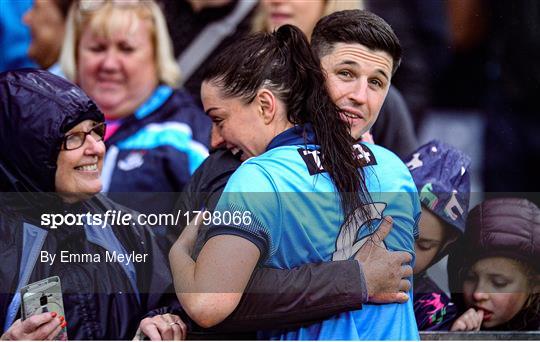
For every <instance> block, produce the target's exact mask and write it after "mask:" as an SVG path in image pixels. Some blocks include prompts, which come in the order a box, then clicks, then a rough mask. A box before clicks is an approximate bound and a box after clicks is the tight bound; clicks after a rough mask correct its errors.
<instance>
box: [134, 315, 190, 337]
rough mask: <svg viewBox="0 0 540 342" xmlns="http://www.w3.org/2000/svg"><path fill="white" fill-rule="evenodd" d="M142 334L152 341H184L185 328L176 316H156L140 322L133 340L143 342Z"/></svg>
mask: <svg viewBox="0 0 540 342" xmlns="http://www.w3.org/2000/svg"><path fill="white" fill-rule="evenodd" d="M143 334H144V335H146V336H147V337H148V338H149V339H150V340H152V341H166V340H174V341H178V340H185V339H186V334H187V326H186V324H185V323H184V322H183V321H182V320H181V319H180V317H178V316H176V315H172V314H165V315H157V316H154V317H148V318H145V319H143V320H142V321H141V324H139V330H137V334H135V338H134V339H133V340H143V339H144V338H143V337H144V336H143Z"/></svg>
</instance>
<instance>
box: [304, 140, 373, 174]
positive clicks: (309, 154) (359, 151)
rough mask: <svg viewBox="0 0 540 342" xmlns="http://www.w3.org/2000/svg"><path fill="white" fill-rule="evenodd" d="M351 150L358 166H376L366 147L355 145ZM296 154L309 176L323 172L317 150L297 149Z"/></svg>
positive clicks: (371, 153)
mask: <svg viewBox="0 0 540 342" xmlns="http://www.w3.org/2000/svg"><path fill="white" fill-rule="evenodd" d="M353 149H354V154H355V155H356V158H357V159H358V160H360V165H361V166H362V167H365V166H371V165H377V160H376V159H375V155H374V154H373V152H371V150H370V149H369V148H368V147H367V146H366V145H364V144H355V145H353ZM298 153H299V154H300V156H301V157H302V159H303V160H304V163H306V167H307V169H308V171H309V174H310V175H311V176H313V175H316V174H318V173H323V172H325V170H324V167H323V165H322V162H321V152H320V151H319V150H314V149H309V148H299V149H298Z"/></svg>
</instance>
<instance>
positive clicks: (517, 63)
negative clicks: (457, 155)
mask: <svg viewBox="0 0 540 342" xmlns="http://www.w3.org/2000/svg"><path fill="white" fill-rule="evenodd" d="M143 1H144V0H141V1H137V0H117V1H100V0H88V1H83V2H80V3H79V2H78V1H75V0H0V46H1V47H2V54H1V58H2V59H1V60H0V72H3V71H8V70H15V69H19V68H24V67H33V68H41V69H47V70H49V71H50V72H52V73H55V74H57V75H61V76H64V77H66V78H67V79H69V80H71V81H72V82H74V83H76V84H77V85H79V86H80V87H81V89H82V90H84V92H85V93H87V94H88V95H89V97H90V98H91V99H92V100H94V101H95V102H96V104H97V105H98V107H99V108H100V109H101V110H102V111H103V112H104V114H105V119H106V122H107V135H106V136H105V142H106V146H107V154H106V157H105V160H104V166H103V173H102V176H103V184H104V189H103V190H104V191H105V192H110V193H111V194H112V198H113V199H114V200H115V201H117V202H120V203H122V204H124V205H127V206H129V207H131V208H133V209H136V210H138V211H142V212H152V211H153V210H154V209H156V208H153V207H152V204H153V203H155V204H156V205H157V204H158V201H157V200H153V199H152V198H151V197H152V196H155V193H156V192H171V193H172V192H180V191H182V189H183V187H184V185H185V184H186V183H187V182H188V181H189V179H190V177H191V175H192V174H193V172H194V171H195V170H196V169H197V167H198V166H199V165H200V164H201V163H202V162H203V160H204V159H205V158H206V157H207V156H208V152H209V150H212V148H215V147H219V146H218V145H217V144H216V143H215V141H214V140H213V139H214V138H215V137H213V136H211V123H210V121H209V119H208V117H207V116H206V115H205V114H204V112H203V109H202V106H201V100H200V97H201V95H200V88H201V83H202V77H203V76H202V75H203V72H204V67H205V66H206V65H208V64H209V63H211V61H212V59H213V57H215V56H216V55H217V53H218V52H219V51H221V50H223V49H224V47H226V46H228V45H230V44H231V42H234V41H236V40H238V39H240V38H241V37H242V36H244V35H246V34H248V33H250V32H255V31H272V30H273V29H275V28H277V27H279V26H281V25H283V24H293V25H296V26H298V27H299V28H300V29H301V30H302V31H303V32H304V33H305V34H306V35H307V36H308V38H309V37H310V35H311V32H312V30H313V27H314V26H315V24H316V22H317V21H318V20H319V18H320V17H322V16H324V15H326V14H329V13H332V12H334V11H337V10H343V9H352V8H360V9H367V10H370V11H372V12H374V13H375V14H378V15H379V16H381V17H382V18H383V19H385V20H386V21H387V22H388V23H389V24H390V25H391V26H392V28H393V29H394V31H395V33H396V34H397V36H398V38H399V39H400V41H401V44H402V46H403V51H404V54H403V60H402V63H401V66H400V67H399V70H398V71H397V74H396V75H395V77H394V78H393V79H392V85H393V86H394V87H393V88H392V89H391V90H390V95H389V96H388V98H387V102H386V103H385V106H386V107H383V110H382V113H381V116H380V117H379V119H378V122H377V125H375V126H374V127H373V131H372V132H371V133H372V135H373V139H374V142H375V143H380V144H381V145H383V146H385V147H387V148H389V149H390V150H392V151H394V152H395V153H396V154H398V155H399V156H400V157H402V158H404V157H405V156H407V155H409V154H410V153H412V152H413V151H415V150H416V149H417V148H418V147H420V146H421V145H423V144H424V143H426V142H428V141H430V140H432V139H434V138H436V139H438V140H441V141H443V142H445V143H447V144H449V145H452V146H454V147H456V148H457V149H458V150H461V151H463V152H464V153H465V154H467V155H469V156H470V158H471V163H470V169H469V172H470V176H471V199H470V207H471V208H472V207H474V206H475V205H476V204H478V203H480V202H481V201H482V200H483V199H484V198H486V197H490V196H492V195H496V194H497V193H501V192H505V193H519V197H522V198H527V199H529V200H531V201H532V202H533V203H536V205H538V204H539V195H538V194H537V192H538V191H540V179H539V177H537V172H536V170H537V169H536V165H538V162H540V134H539V131H540V115H538V111H539V109H538V104H537V103H536V96H538V95H537V94H540V63H539V62H540V2H539V1H537V0H512V1H505V0H403V1H398V0H298V1H292V0H261V1H255V0H156V2H155V3H154V2H151V4H150V6H147V7H145V8H143V9H141V10H136V11H133V12H130V13H131V14H130V16H125V15H123V14H122V13H121V11H122V8H123V7H129V6H134V5H136V4H137V3H139V2H143ZM75 3H76V4H77V6H72V5H73V4H75ZM162 13H163V14H162ZM147 19H148V20H147ZM134 23H135V24H134ZM120 80H121V81H125V82H124V85H122V86H121V87H119V86H118V85H117V84H116V83H115V82H117V81H120ZM156 146H158V147H160V148H156ZM133 170H136V171H137V172H136V174H135V176H134V173H133V172H131V171H133ZM150 191H152V192H153V194H148V196H149V198H148V199H146V200H143V199H142V198H141V197H137V198H129V196H127V197H128V198H126V196H117V197H115V195H114V193H115V192H150ZM174 200H175V199H171V201H170V203H168V204H166V207H167V209H172V207H173V205H174ZM160 201H163V199H162V198H161V199H160ZM159 207H160V208H161V209H163V202H159ZM164 234H165V232H164ZM439 267H440V268H439V269H438V268H437V267H435V268H432V269H431V270H430V272H431V273H432V274H433V275H434V278H435V279H437V280H438V282H439V285H440V286H441V287H442V288H443V289H444V290H445V291H446V292H448V287H447V286H446V279H445V278H446V264H444V262H443V264H442V266H439Z"/></svg>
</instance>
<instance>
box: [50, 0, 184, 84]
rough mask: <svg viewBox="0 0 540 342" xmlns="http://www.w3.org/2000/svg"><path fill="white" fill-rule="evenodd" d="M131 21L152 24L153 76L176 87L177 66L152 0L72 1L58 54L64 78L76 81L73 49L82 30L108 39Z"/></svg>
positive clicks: (164, 27) (162, 18) (165, 31)
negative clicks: (154, 64) (143, 21)
mask: <svg viewBox="0 0 540 342" xmlns="http://www.w3.org/2000/svg"><path fill="white" fill-rule="evenodd" d="M135 18H139V19H141V20H150V21H151V22H152V27H151V35H152V43H153V44H154V58H155V62H156V67H157V73H158V75H157V77H158V79H159V81H160V82H163V83H165V84H167V85H169V86H171V87H176V86H177V85H178V84H179V82H180V67H179V66H178V64H177V62H176V60H175V59H174V55H173V49H172V42H171V38H170V36H169V31H168V30H167V24H166V22H165V17H164V16H163V13H162V11H161V9H160V8H159V6H158V5H157V4H156V3H155V2H154V1H153V0H139V1H116V2H115V1H107V0H103V1H96V0H80V1H77V2H75V3H74V4H73V5H72V6H71V8H70V10H69V14H68V18H67V22H66V34H65V36H64V44H63V46H62V52H61V54H60V66H61V68H62V71H63V72H64V74H65V75H66V76H67V78H69V79H70V80H72V81H75V82H77V62H78V60H77V46H78V44H79V41H80V39H81V36H82V33H83V30H86V29H91V30H93V31H94V32H95V33H97V34H98V35H101V36H104V37H108V36H110V35H111V34H112V33H113V32H115V31H117V29H118V28H119V27H123V26H124V25H134V23H136V20H134V19H135ZM128 27H129V26H128Z"/></svg>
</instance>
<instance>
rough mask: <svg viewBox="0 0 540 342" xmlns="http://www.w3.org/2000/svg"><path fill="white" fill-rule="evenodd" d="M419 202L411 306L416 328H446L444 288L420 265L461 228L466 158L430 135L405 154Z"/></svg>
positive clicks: (450, 311) (448, 308)
mask: <svg viewBox="0 0 540 342" xmlns="http://www.w3.org/2000/svg"><path fill="white" fill-rule="evenodd" d="M407 160H408V162H407V166H408V167H409V170H410V171H411V174H412V176H413V179H414V182H415V183H416V187H417V188H418V191H419V193H420V200H421V202H422V216H421V218H420V223H419V227H418V228H419V237H418V239H417V240H416V243H415V251H416V263H415V266H414V312H415V316H416V321H417V324H418V329H419V330H448V329H449V328H450V324H451V322H452V321H453V319H454V318H455V316H456V314H457V310H456V307H455V305H454V304H453V303H451V302H450V298H449V297H448V296H447V295H446V293H445V292H444V291H443V290H442V289H440V288H439V286H437V284H436V283H435V282H434V281H433V280H432V279H431V278H430V277H428V275H427V274H426V270H427V269H428V268H429V267H430V266H431V265H433V264H435V263H436V262H438V261H439V260H440V259H441V258H443V257H444V256H445V255H447V254H448V251H449V247H450V246H451V245H452V244H453V243H454V242H455V241H456V240H457V238H458V237H459V236H461V235H462V234H463V232H464V230H465V220H466V217H467V212H468V208H469V197H470V189H471V186H470V179H469V171H468V168H469V165H470V158H469V157H468V156H466V155H465V154H463V153H462V152H461V151H459V150H457V149H456V148H454V147H451V146H449V145H446V144H444V143H442V142H440V141H437V140H433V141H430V142H429V143H427V144H425V145H423V146H421V147H420V148H419V149H418V150H417V151H416V152H414V153H413V154H412V156H411V157H409V159H407Z"/></svg>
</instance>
